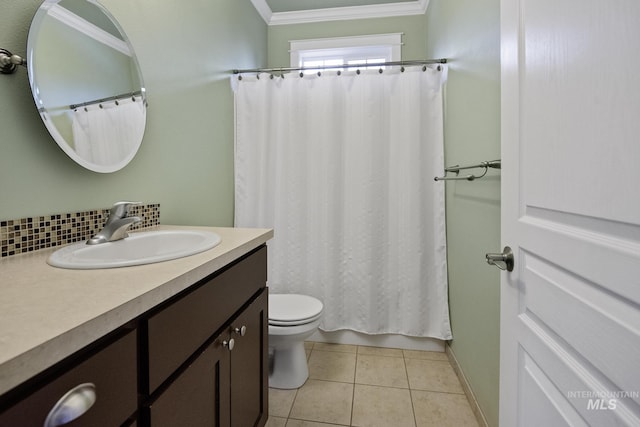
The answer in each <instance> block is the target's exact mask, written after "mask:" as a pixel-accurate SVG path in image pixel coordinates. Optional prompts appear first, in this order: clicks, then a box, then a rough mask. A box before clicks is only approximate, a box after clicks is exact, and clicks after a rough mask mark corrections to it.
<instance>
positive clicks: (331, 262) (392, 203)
mask: <svg viewBox="0 0 640 427" xmlns="http://www.w3.org/2000/svg"><path fill="white" fill-rule="evenodd" d="M331 74H332V75H329V74H328V73H325V74H323V75H322V76H321V77H318V76H315V75H313V76H305V77H304V78H300V77H298V76H297V75H295V76H294V75H287V76H286V77H285V78H274V79H270V78H269V76H268V75H266V74H262V75H260V76H259V77H260V78H256V76H255V75H254V76H249V75H245V76H243V78H242V80H238V79H237V77H234V78H233V80H232V82H233V86H234V90H235V99H236V151H235V168H236V169H235V170H236V189H235V196H236V206H235V224H236V226H238V227H273V228H274V232H275V237H274V239H272V240H271V241H270V242H269V272H268V273H269V287H270V288H271V291H272V292H287V293H303V294H308V295H312V296H315V297H317V298H318V299H320V300H321V301H323V302H324V306H325V312H324V317H323V320H322V324H321V326H320V328H321V329H322V330H325V331H335V330H341V329H348V330H353V331H358V332H363V333H367V334H386V333H394V334H402V335H408V336H418V337H433V338H440V339H450V338H451V329H450V324H449V309H448V300H447V265H446V236H445V212H444V186H443V185H442V184H441V183H436V182H434V180H433V177H434V176H436V175H441V174H442V173H443V112H442V108H443V105H442V104H443V99H442V92H443V84H444V80H445V76H446V68H444V69H443V70H442V71H437V70H434V69H429V68H428V69H427V70H426V71H422V69H420V68H413V67H412V68H407V69H406V70H405V71H404V72H400V71H399V70H393V71H392V70H385V71H384V73H383V74H379V73H378V71H377V70H375V71H373V72H371V71H366V72H363V73H361V74H360V75H356V74H355V73H351V72H349V73H343V74H342V75H341V76H337V75H336V74H335V73H331Z"/></svg>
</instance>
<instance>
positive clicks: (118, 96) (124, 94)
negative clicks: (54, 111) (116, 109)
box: [69, 90, 142, 110]
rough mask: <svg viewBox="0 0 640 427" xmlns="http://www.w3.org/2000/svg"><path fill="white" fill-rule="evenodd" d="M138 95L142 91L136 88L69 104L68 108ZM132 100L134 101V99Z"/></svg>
mask: <svg viewBox="0 0 640 427" xmlns="http://www.w3.org/2000/svg"><path fill="white" fill-rule="evenodd" d="M138 95H142V91H140V90H136V91H134V92H127V93H121V94H120V95H114V96H109V97H107V98H100V99H94V100H93V101H86V102H81V103H79V104H71V105H69V108H70V109H71V110H75V109H76V108H81V107H86V106H88V105H94V104H100V103H102V102H108V101H117V100H119V99H125V98H129V97H131V98H134V97H135V96H138ZM133 100H134V101H135V99H133Z"/></svg>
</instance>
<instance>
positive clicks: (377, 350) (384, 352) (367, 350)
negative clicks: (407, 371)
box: [358, 346, 403, 357]
mask: <svg viewBox="0 0 640 427" xmlns="http://www.w3.org/2000/svg"><path fill="white" fill-rule="evenodd" d="M358 354H359V355H360V354H366V355H369V356H389V357H403V354H402V350H401V349H399V348H382V347H367V346H358Z"/></svg>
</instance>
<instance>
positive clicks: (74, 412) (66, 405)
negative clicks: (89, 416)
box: [44, 383, 96, 427]
mask: <svg viewBox="0 0 640 427" xmlns="http://www.w3.org/2000/svg"><path fill="white" fill-rule="evenodd" d="M95 402H96V386H95V385H94V384H92V383H84V384H80V385H77V386H75V387H74V388H72V389H71V390H69V391H68V392H66V393H65V395H64V396H62V397H61V398H60V400H58V402H56V404H55V405H54V407H53V408H52V409H51V411H49V414H48V415H47V419H46V420H45V422H44V427H57V426H61V425H63V424H66V423H68V422H71V421H73V420H75V419H76V418H79V417H80V416H81V415H82V414H84V413H85V412H87V411H88V410H89V408H91V407H92V406H93V404H94V403H95Z"/></svg>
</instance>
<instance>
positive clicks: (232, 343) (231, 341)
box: [222, 338, 236, 351]
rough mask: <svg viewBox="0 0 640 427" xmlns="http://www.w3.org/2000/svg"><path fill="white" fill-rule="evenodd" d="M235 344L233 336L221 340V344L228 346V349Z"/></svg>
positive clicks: (231, 348)
mask: <svg viewBox="0 0 640 427" xmlns="http://www.w3.org/2000/svg"><path fill="white" fill-rule="evenodd" d="M235 345H236V342H235V341H234V340H233V338H231V339H230V340H229V341H227V340H224V341H222V346H223V347H227V348H229V351H231V350H233V347H235Z"/></svg>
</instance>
